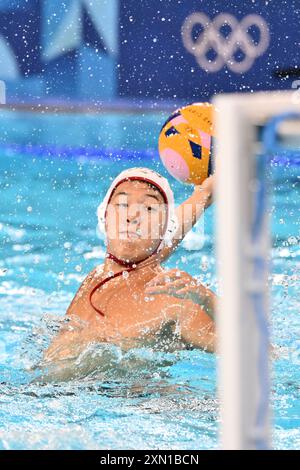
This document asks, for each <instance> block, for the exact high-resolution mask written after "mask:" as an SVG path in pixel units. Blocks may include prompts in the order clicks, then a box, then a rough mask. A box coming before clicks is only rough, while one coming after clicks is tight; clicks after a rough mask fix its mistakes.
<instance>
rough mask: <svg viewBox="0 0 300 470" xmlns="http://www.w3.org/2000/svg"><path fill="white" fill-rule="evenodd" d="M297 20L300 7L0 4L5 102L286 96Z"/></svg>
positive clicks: (155, 1)
mask: <svg viewBox="0 0 300 470" xmlns="http://www.w3.org/2000/svg"><path fill="white" fill-rule="evenodd" d="M299 18H300V2H299V0H292V1H290V2H288V3H285V2H279V1H277V0H269V1H262V0H259V1H253V2H246V3H245V4H241V3H240V2H239V1H237V0H234V1H231V2H230V4H224V2H222V1H219V0H212V1H209V2H207V1H202V0H189V1H188V2H187V1H183V0H182V1H180V0H164V1H159V0H142V1H139V2H138V1H136V0H65V1H64V2H58V1H56V0H28V1H26V0H19V1H17V0H13V1H12V0H10V1H8V0H0V79H1V80H4V81H5V82H6V88H7V101H8V102H14V101H36V100H38V101H41V100H42V101H47V100H48V101H49V100H56V101H57V100H63V101H68V100H70V101H74V100H79V101H85V102H86V101H90V102H98V101H112V100H118V99H120V98H128V99H130V100H132V101H136V102H138V103H140V102H145V101H146V100H147V99H148V98H149V99H151V101H153V100H158V101H162V100H173V99H175V100H185V99H190V100H193V99H195V100H203V99H209V98H210V97H211V95H212V94H214V93H217V92H221V91H226V92H227V91H250V90H270V89H280V88H286V89H288V88H291V86H292V83H293V80H296V79H297V77H298V78H299V77H300V72H299V71H300V59H299V57H300V33H299Z"/></svg>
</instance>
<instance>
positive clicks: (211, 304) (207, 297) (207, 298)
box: [192, 285, 217, 321]
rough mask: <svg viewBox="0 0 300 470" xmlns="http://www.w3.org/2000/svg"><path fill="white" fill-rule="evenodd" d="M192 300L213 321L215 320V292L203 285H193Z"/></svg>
mask: <svg viewBox="0 0 300 470" xmlns="http://www.w3.org/2000/svg"><path fill="white" fill-rule="evenodd" d="M192 300H193V302H195V303H196V304H197V305H199V306H200V307H201V308H202V309H203V310H204V312H205V313H206V314H207V315H208V316H209V317H210V318H211V319H212V320H213V321H215V312H216V302H217V296H216V294H214V293H213V292H212V291H211V290H209V289H207V288H206V287H205V286H203V285H198V286H196V287H195V290H194V292H193V291H192Z"/></svg>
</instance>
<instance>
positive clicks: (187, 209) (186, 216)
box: [158, 175, 215, 262]
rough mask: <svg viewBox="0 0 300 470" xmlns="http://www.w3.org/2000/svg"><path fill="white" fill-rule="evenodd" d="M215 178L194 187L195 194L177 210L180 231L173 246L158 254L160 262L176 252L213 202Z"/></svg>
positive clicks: (212, 176) (207, 179)
mask: <svg viewBox="0 0 300 470" xmlns="http://www.w3.org/2000/svg"><path fill="white" fill-rule="evenodd" d="M214 181H215V176H214V175H211V176H209V178H206V180H205V181H204V182H203V183H202V184H201V185H199V186H195V187H194V191H193V194H192V195H191V196H190V197H189V198H188V199H186V200H185V201H184V202H183V203H182V204H180V206H178V207H177V208H176V215H177V218H178V230H177V232H176V234H175V236H174V239H173V242H172V245H171V246H170V247H164V248H163V249H162V250H161V252H160V253H159V254H158V257H159V261H160V262H163V261H165V260H166V259H167V258H168V257H169V256H170V255H171V254H172V253H173V251H175V249H176V248H177V246H178V245H179V243H180V242H181V241H182V240H183V238H184V237H185V235H186V234H187V233H188V232H189V231H190V230H191V229H192V227H193V226H194V225H195V223H196V222H197V221H198V220H199V218H200V217H201V215H202V214H203V212H204V211H205V209H206V208H207V207H209V206H210V205H211V204H212V202H213V187H214Z"/></svg>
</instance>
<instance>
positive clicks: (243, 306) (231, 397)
mask: <svg viewBox="0 0 300 470" xmlns="http://www.w3.org/2000/svg"><path fill="white" fill-rule="evenodd" d="M294 98H295V92H283V91H279V92H257V93H238V94H220V95H216V96H215V97H214V99H213V104H214V106H215V110H216V111H215V124H216V144H215V161H216V205H217V207H216V239H217V245H216V255H217V272H218V282H219V301H218V307H217V336H218V351H217V355H218V381H219V384H218V394H219V399H220V439H221V447H222V448H223V449H269V448H271V413H270V406H269V403H270V358H269V352H270V347H269V346H270V340H269V336H270V333H269V310H270V308H269V307H270V299H269V295H270V294H269V288H268V276H269V271H270V266H269V259H270V248H271V247H270V245H271V241H270V240H271V238H270V221H269V214H270V211H269V207H268V201H267V193H268V191H267V186H268V185H267V179H266V171H267V167H268V164H269V160H268V158H267V157H266V154H265V151H266V149H265V148H264V146H263V144H262V142H261V141H260V135H261V133H260V132H259V128H261V126H263V125H264V124H266V123H267V122H268V121H269V120H270V119H271V118H272V117H274V116H275V115H277V114H280V113H286V112H290V113H295V112H299V109H300V105H299V104H298V103H297V102H296V100H295V99H294ZM299 122H300V121H299ZM287 124H288V123H287ZM297 132H298V135H299V134H300V126H299V123H298V126H295V123H290V125H286V124H285V127H284V133H285V134H287V135H289V133H291V134H295V133H297Z"/></svg>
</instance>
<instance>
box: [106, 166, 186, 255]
mask: <svg viewBox="0 0 300 470" xmlns="http://www.w3.org/2000/svg"><path fill="white" fill-rule="evenodd" d="M135 179H136V180H140V181H146V182H149V183H151V184H153V185H154V186H156V187H157V189H158V190H159V191H160V192H161V193H162V195H163V196H164V199H165V201H166V204H167V209H168V211H167V224H166V230H165V233H164V235H163V237H162V240H161V242H160V244H159V246H158V248H157V249H156V250H155V252H159V251H161V250H162V249H163V248H164V247H165V246H168V247H170V246H171V245H172V241H173V239H174V236H175V234H176V232H177V229H178V218H177V215H176V212H175V206H174V195H173V191H172V189H171V187H170V185H169V182H168V180H167V179H166V178H164V177H163V176H161V175H160V174H159V173H157V172H156V171H154V170H150V169H149V168H143V167H134V168H130V169H128V170H124V171H122V172H121V173H120V174H119V175H118V176H117V177H116V178H115V179H114V180H113V182H112V183H111V185H110V187H109V189H108V191H107V193H106V195H105V197H104V199H103V201H102V202H101V204H100V205H99V206H98V208H97V218H98V226H97V233H98V236H100V237H101V238H102V237H104V243H105V245H107V238H106V231H105V212H106V208H107V205H108V202H109V200H110V197H111V195H112V193H113V190H114V189H115V187H116V186H117V185H118V184H120V183H121V182H123V181H126V180H135ZM149 256H151V255H149Z"/></svg>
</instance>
